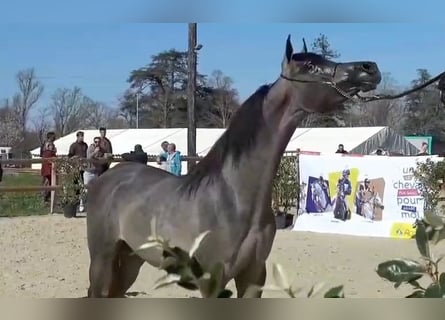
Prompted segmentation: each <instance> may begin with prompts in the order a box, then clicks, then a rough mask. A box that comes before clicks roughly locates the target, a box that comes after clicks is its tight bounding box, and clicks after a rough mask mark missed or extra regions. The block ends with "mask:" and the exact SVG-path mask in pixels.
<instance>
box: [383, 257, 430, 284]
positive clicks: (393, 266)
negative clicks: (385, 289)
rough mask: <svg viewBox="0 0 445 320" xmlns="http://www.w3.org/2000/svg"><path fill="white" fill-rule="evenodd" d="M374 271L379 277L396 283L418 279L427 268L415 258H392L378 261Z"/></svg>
mask: <svg viewBox="0 0 445 320" xmlns="http://www.w3.org/2000/svg"><path fill="white" fill-rule="evenodd" d="M376 271H377V274H378V275H379V276H380V277H381V278H384V279H387V280H389V281H391V282H395V283H397V282H409V281H413V280H417V279H420V278H421V277H422V276H423V275H424V274H425V272H426V271H427V270H426V266H425V265H423V264H420V263H419V262H417V261H415V260H410V259H393V260H389V261H385V262H382V263H380V264H379V265H378V266H377V270H376Z"/></svg>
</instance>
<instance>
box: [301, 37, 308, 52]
mask: <svg viewBox="0 0 445 320" xmlns="http://www.w3.org/2000/svg"><path fill="white" fill-rule="evenodd" d="M301 52H304V53H307V45H306V40H305V39H304V38H303V50H301Z"/></svg>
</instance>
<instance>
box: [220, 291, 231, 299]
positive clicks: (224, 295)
mask: <svg viewBox="0 0 445 320" xmlns="http://www.w3.org/2000/svg"><path fill="white" fill-rule="evenodd" d="M232 295H233V292H232V291H230V290H228V289H224V290H223V291H221V292H220V293H219V294H218V296H217V298H226V299H227V298H230V297H231V296H232Z"/></svg>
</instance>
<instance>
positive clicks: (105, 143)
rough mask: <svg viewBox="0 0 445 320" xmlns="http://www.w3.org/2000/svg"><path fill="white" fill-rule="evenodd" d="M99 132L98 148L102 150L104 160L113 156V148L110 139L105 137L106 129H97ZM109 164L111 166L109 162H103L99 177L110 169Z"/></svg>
mask: <svg viewBox="0 0 445 320" xmlns="http://www.w3.org/2000/svg"><path fill="white" fill-rule="evenodd" d="M99 132H100V147H101V149H102V150H104V157H105V158H111V157H112V155H113V146H112V145H111V141H110V139H108V138H107V137H106V135H107V128H105V127H100V128H99ZM110 164H111V162H105V163H104V164H102V165H101V167H102V169H101V170H100V171H99V172H98V176H100V175H101V174H103V173H104V172H105V171H107V170H108V169H110Z"/></svg>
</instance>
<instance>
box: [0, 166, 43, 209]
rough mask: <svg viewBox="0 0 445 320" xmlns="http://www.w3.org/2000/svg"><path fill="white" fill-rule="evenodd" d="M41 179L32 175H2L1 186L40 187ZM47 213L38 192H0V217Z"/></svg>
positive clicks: (40, 194)
mask: <svg viewBox="0 0 445 320" xmlns="http://www.w3.org/2000/svg"><path fill="white" fill-rule="evenodd" d="M41 179H42V178H41V177H40V175H37V174H32V173H19V174H17V175H4V176H3V181H2V182H1V185H2V186H9V187H21V186H40V185H41ZM48 213H49V207H47V206H45V203H44V202H43V196H42V193H40V192H7V193H6V192H5V193H2V192H0V217H20V216H31V215H44V214H48Z"/></svg>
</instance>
